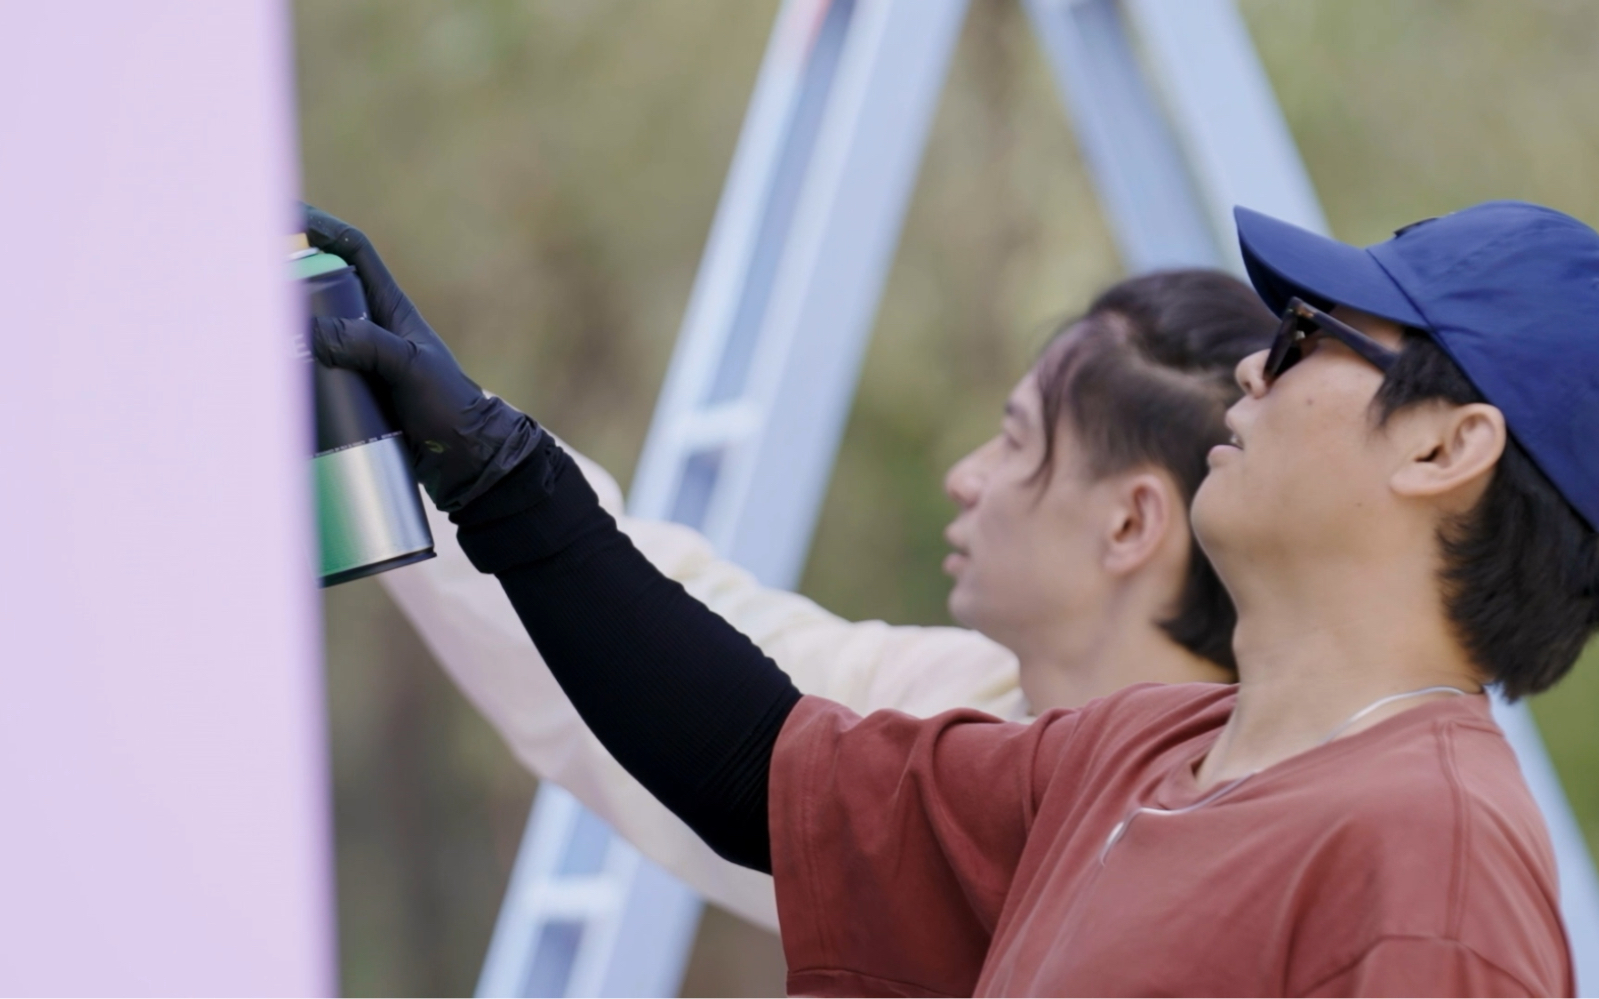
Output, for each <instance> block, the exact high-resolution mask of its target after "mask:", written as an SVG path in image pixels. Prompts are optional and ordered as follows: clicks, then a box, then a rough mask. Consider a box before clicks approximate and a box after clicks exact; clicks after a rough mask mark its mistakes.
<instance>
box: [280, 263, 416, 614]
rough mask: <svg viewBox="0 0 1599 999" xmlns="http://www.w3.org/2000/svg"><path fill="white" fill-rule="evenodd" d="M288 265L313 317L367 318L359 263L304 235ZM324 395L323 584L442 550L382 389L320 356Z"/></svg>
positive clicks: (317, 476) (319, 436)
mask: <svg viewBox="0 0 1599 999" xmlns="http://www.w3.org/2000/svg"><path fill="white" fill-rule="evenodd" d="M291 251H292V252H291V253H290V255H289V267H290V272H291V274H292V276H293V277H294V278H295V280H297V281H298V282H299V283H300V285H301V287H303V288H304V289H305V292H306V295H307V297H308V298H309V300H310V312H311V315H313V316H340V317H343V318H347V319H364V318H366V316H367V307H366V295H365V294H364V293H363V292H362V291H361V279H360V278H359V277H357V276H356V273H355V268H353V267H350V266H349V265H348V264H346V263H345V262H344V260H343V259H341V258H340V257H337V256H335V255H334V254H331V253H323V252H322V251H320V250H314V249H311V248H310V247H309V246H307V244H306V242H305V237H304V236H303V235H302V236H298V237H296V239H295V241H294V243H293V244H292V245H291ZM311 369H312V382H313V395H314V397H315V400H316V447H315V450H314V451H313V457H312V459H311V468H312V477H313V480H314V482H315V484H316V510H317V531H318V535H319V537H320V541H321V553H322V565H321V571H320V575H321V580H322V585H323V586H335V585H337V584H339V583H345V582H349V581H350V580H352V579H360V578H361V577H363V576H371V575H373V574H375V573H379V572H385V571H387V570H389V569H397V568H399V567H400V566H402V565H410V564H411V563H412V562H420V561H422V560H423V559H429V558H432V557H433V534H432V532H430V531H429V530H428V522H427V516H426V515H425V514H424V513H423V511H422V500H421V497H420V495H419V490H418V489H417V484H416V477H415V476H414V475H412V473H411V460H410V458H409V456H408V455H407V454H406V451H405V439H404V437H402V436H401V434H400V432H399V431H398V430H396V429H394V420H393V419H391V418H390V416H389V415H388V414H387V413H385V412H384V407H383V406H382V405H381V404H380V403H379V399H380V396H379V394H378V393H376V392H374V391H373V388H372V386H371V385H369V384H368V383H367V380H366V377H365V376H364V375H362V374H360V373H359V372H355V371H347V370H345V369H343V368H334V367H329V366H328V365H325V364H322V363H320V362H318V361H315V360H312V361H311Z"/></svg>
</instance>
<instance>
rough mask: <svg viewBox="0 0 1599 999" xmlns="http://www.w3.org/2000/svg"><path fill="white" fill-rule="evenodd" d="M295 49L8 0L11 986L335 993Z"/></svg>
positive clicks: (284, 39)
mask: <svg viewBox="0 0 1599 999" xmlns="http://www.w3.org/2000/svg"><path fill="white" fill-rule="evenodd" d="M288 46H289V41H288V13H287V10H286V5H285V4H284V3H283V2H281V0H228V2H226V3H216V2H210V0H191V2H181V0H142V2H138V3H122V2H112V0H102V2H98V3H96V2H90V0H49V2H29V3H12V4H6V5H5V7H4V10H3V11H0V223H3V225H4V226H5V233H4V235H3V236H0V525H3V530H4V535H3V537H0V690H3V693H0V993H7V994H17V993H79V994H83V993H88V994H95V993H104V994H140V993H162V994H196V993H206V994H230V993H265V994H294V993H322V992H327V991H329V990H330V989H332V988H333V986H334V982H335V977H334V971H333V969H334V957H333V944H332V940H333V936H332V925H331V915H332V899H331V888H330V883H331V882H330V862H329V817H328V789H327V775H326V749H325V746H324V733H323V714H322V689H321V686H322V681H321V674H320V667H319V652H318V648H319V638H318V632H317V627H318V625H317V617H316V603H315V596H314V591H313V588H312V583H311V581H312V578H313V576H312V565H311V544H312V542H311V524H310V522H309V520H310V511H309V507H308V502H307V498H308V486H307V482H306V479H305V474H306V471H307V460H306V453H305V447H304V444H305V440H306V436H305V435H306V427H305V409H306V407H305V402H304V400H303V399H302V397H301V395H302V385H301V383H300V380H299V378H298V377H297V372H296V370H295V368H294V366H293V362H292V361H291V359H290V353H289V347H288V343H287V338H288V336H289V334H290V332H291V331H292V329H293V328H294V326H295V325H296V322H295V317H294V314H293V310H294V304H293V301H292V299H291V297H290V295H289V289H288V287H287V284H286V282H285V280H284V265H283V245H284V244H283V238H282V235H283V233H284V232H286V231H287V227H288V225H289V219H290V217H291V216H290V208H289V206H290V199H291V198H292V197H293V196H294V193H295V190H296V178H295V171H294V162H295V151H294V146H293V139H292V136H293V123H292V104H291V100H292V89H291V88H292V84H291V81H290V75H289V67H290V54H289V50H288Z"/></svg>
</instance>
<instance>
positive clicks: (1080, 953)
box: [314, 202, 1599, 995]
mask: <svg viewBox="0 0 1599 999" xmlns="http://www.w3.org/2000/svg"><path fill="white" fill-rule="evenodd" d="M1238 224H1239V234H1240V238H1241V240H1242V244H1243V250H1244V257H1245V260H1246V262H1247V264H1248V268H1249V272H1250V276H1251V277H1252V279H1253V280H1254V282H1255V286H1256V289H1257V290H1258V291H1259V292H1260V294H1261V295H1262V297H1263V298H1264V299H1265V300H1266V301H1267V303H1268V304H1269V305H1271V306H1272V307H1273V308H1275V309H1277V310H1278V311H1279V312H1280V313H1281V314H1282V316H1283V321H1282V326H1281V328H1280V330H1279V332H1278V335H1277V339H1276V342H1275V344H1274V345H1273V347H1272V349H1271V350H1270V351H1269V352H1262V353H1260V354H1256V355H1253V356H1251V357H1250V358H1248V359H1246V360H1245V361H1244V362H1243V363H1242V364H1241V365H1240V366H1239V370H1238V379H1239V382H1240V384H1241V385H1242V386H1243V388H1244V397H1243V399H1242V400H1241V401H1239V402H1238V403H1237V404H1236V405H1235V406H1233V408H1232V409H1231V410H1230V411H1229V414H1228V424H1229V426H1230V427H1231V428H1232V430H1233V432H1234V440H1233V443H1232V444H1231V445H1227V446H1221V447H1218V448H1216V449H1215V450H1214V451H1212V453H1211V472H1210V475H1209V477H1208V478H1207V479H1206V480H1205V483H1204V485H1203V486H1202V487H1201V489H1200V491H1199V494H1198V496H1197V497H1196V499H1195V502H1194V507H1193V516H1194V528H1195V531H1196V533H1197V535H1198V537H1199V538H1200V540H1201V541H1202V543H1203V544H1204V547H1205V549H1206V552H1207V553H1208V554H1209V555H1210V556H1211V558H1212V560H1213V562H1214V564H1215V566H1216V568H1217V570H1218V572H1219V573H1220V575H1221V577H1222V579H1223V581H1224V582H1225V583H1226V585H1227V588H1228V590H1229V591H1230V593H1231V594H1232V596H1233V598H1234V600H1235V601H1236V603H1237V607H1238V628H1237V632H1236V636H1235V642H1234V647H1235V651H1236V653H1237V660H1238V675H1239V683H1238V684H1237V686H1236V687H1232V686H1226V685H1220V684H1189V685H1181V686H1145V687H1135V688H1132V689H1129V690H1126V691H1123V692H1121V693H1118V694H1115V695H1112V696H1110V697H1107V698H1104V699H1102V700H1099V701H1095V702H1092V703H1090V704H1089V705H1087V706H1085V707H1083V708H1080V709H1077V710H1067V711H1055V712H1051V713H1048V714H1046V715H1044V716H1043V717H1041V718H1040V719H1039V720H1038V721H1036V722H1035V723H1033V724H1031V725H1020V724H1015V723H1005V722H1001V721H998V720H996V719H994V718H991V717H988V716H985V715H982V714H980V713H977V712H974V711H953V712H949V713H946V714H944V715H941V716H938V717H936V718H931V719H917V718H911V717H908V716H906V715H902V714H897V713H894V712H879V713H876V714H873V715H870V716H868V717H866V718H861V717H859V716H857V715H854V714H853V713H851V712H850V711H848V710H847V709H845V708H843V707H841V706H839V705H837V704H833V703H831V702H828V701H826V700H823V699H820V698H814V697H801V696H800V695H799V693H798V692H797V691H796V690H795V689H794V687H793V685H792V684H791V683H790V682H789V681H788V678H787V677H786V676H785V675H784V674H783V673H782V672H781V671H780V670H779V669H778V668H777V667H776V666H775V665H774V664H773V663H772V662H771V661H770V660H769V659H767V658H766V657H765V656H763V655H762V654H761V653H760V651H759V650H758V649H756V648H755V647H754V646H753V645H752V644H750V643H749V642H748V641H747V640H746V639H744V638H743V636H741V635H739V634H738V633H737V632H736V631H734V630H733V629H731V628H730V627H729V626H728V625H727V624H726V623H725V622H723V621H721V619H719V618H717V617H715V615H713V614H711V613H709V612H708V611H707V610H705V608H704V607H703V606H701V605H699V604H698V603H696V602H695V601H694V600H693V599H692V598H690V597H688V596H687V595H686V594H685V593H684V592H683V591H682V589H681V588H680V587H677V586H676V584H673V583H671V582H670V581H668V580H666V579H664V578H662V577H661V576H660V575H659V574H658V573H656V572H655V570H654V569H653V568H652V567H651V566H650V565H649V563H648V562H647V561H646V560H644V559H643V557H642V556H640V555H639V554H638V553H637V552H636V551H634V550H633V549H632V547H631V546H630V545H629V543H628V541H627V539H626V538H625V536H623V535H621V534H620V533H619V532H618V531H617V529H616V527H615V524H614V523H613V522H612V521H611V520H610V518H609V517H608V516H606V515H605V514H604V513H603V511H601V510H600V509H599V507H598V504H597V502H596V501H595V498H594V494H593V492H592V490H590V489H589V488H588V487H587V485H586V484H585V483H584V482H583V480H582V476H581V474H580V473H578V472H577V471H576V469H575V467H574V466H573V465H572V464H571V462H570V460H569V459H568V458H567V457H566V456H565V455H564V454H563V453H562V452H561V451H560V449H559V448H558V447H557V446H556V445H555V444H554V443H553V441H551V440H550V439H549V438H548V436H547V435H528V434H520V435H500V436H497V437H496V436H492V435H489V434H487V433H486V432H485V431H483V430H482V429H480V428H482V427H483V426H485V425H495V426H501V425H507V421H506V420H503V419H502V420H485V419H484V418H483V413H482V409H483V408H484V406H485V405H486V404H485V402H484V400H483V397H482V395H481V393H479V392H477V391H476V390H475V386H472V385H471V383H470V382H469V381H468V380H467V379H466V378H465V376H464V375H463V374H461V372H460V370H459V369H458V368H457V367H456V366H455V363H454V361H453V359H452V358H451V357H450V355H449V352H448V350H447V349H445V348H444V346H443V344H442V342H441V341H439V340H438V338H437V337H436V336H435V335H434V334H433V332H432V330H431V329H429V328H428V327H427V326H426V324H425V323H423V322H422V320H421V317H420V316H419V315H418V314H417V313H416V311H415V309H414V308H412V307H411V306H410V304H409V302H407V301H405V299H404V297H403V295H400V293H399V291H398V289H397V288H395V287H393V284H392V281H391V280H390V279H389V278H388V275H387V272H386V271H384V270H383V269H382V265H381V263H380V262H379V261H378V260H377V258H376V256H375V254H372V253H371V251H370V247H369V246H367V245H366V244H365V240H364V237H360V235H359V233H355V232H354V231H353V230H343V231H340V232H332V233H327V234H322V235H321V236H320V237H318V238H321V239H322V240H323V241H324V242H329V243H339V244H340V245H338V246H337V247H336V248H337V249H340V250H341V252H345V253H348V254H350V255H351V256H353V258H354V260H355V262H356V264H357V267H358V268H360V269H361V271H362V274H363V279H364V280H365V281H366V282H367V283H368V286H369V298H371V299H372V300H373V301H377V302H383V301H387V302H390V303H391V304H392V305H393V306H394V307H393V308H386V309H382V310H379V313H378V315H377V317H376V318H377V319H378V320H379V322H383V323H386V325H388V326H389V328H390V329H392V330H393V332H390V331H389V329H384V328H381V327H380V326H378V325H374V324H373V323H370V322H366V321H345V320H334V321H318V325H317V327H316V330H315V336H314V345H315V350H316V353H317V356H318V357H319V358H320V359H322V360H324V361H326V362H328V363H335V364H341V365H344V366H348V367H353V368H357V369H361V370H367V371H372V372H374V373H375V374H377V375H378V376H380V377H381V378H383V379H384V380H386V381H387V382H388V383H389V384H390V386H391V387H392V389H393V392H394V398H395V402H396V405H397V409H398V411H399V413H400V414H401V418H402V421H403V423H404V425H405V429H406V432H407V434H408V436H409V437H410V438H411V439H412V440H413V441H419V442H424V444H425V445H426V446H427V447H428V448H429V449H430V453H431V455H432V457H424V458H423V460H424V461H426V462H431V463H432V464H430V465H429V466H427V467H426V468H424V475H423V478H424V482H425V484H426V485H427V486H428V488H429V491H430V492H431V493H433V494H434V496H435V499H439V498H440V497H441V496H448V495H458V494H460V493H462V492H468V493H471V494H474V495H477V496H478V498H476V499H474V500H472V501H471V502H470V503H468V504H467V505H465V507H464V508H462V509H460V510H458V511H457V512H456V513H455V514H453V519H454V520H455V521H456V523H457V524H459V525H460V537H461V543H462V546H463V548H465V550H466V551H467V553H468V554H469V555H470V556H471V557H472V558H473V560H474V562H475V564H476V565H477V566H478V567H479V568H480V569H482V570H483V571H485V572H493V573H495V574H496V575H498V576H499V578H500V580H501V582H502V584H503V585H504V587H505V590H506V592H507V593H508V595H509V596H510V598H511V600H512V602H513V604H514V605H515V606H516V608H517V611H518V613H519V614H520V615H521V616H522V619H523V621H524V622H525V623H526V625H527V627H528V630H529V632H530V634H531V635H532V637H533V639H534V641H535V642H536V643H537V644H538V646H539V649H540V651H541V652H542V653H543V655H544V657H545V659H546V661H547V662H548V664H549V666H550V668H551V670H552V671H553V672H554V673H555V675H556V677H557V678H558V679H559V680H560V682H561V684H562V686H563V687H564V689H565V690H566V692H567V694H568V695H569V696H570V698H571V700H572V702H573V704H574V705H575V706H576V707H577V708H578V710H579V712H580V713H581V714H582V715H583V717H584V719H585V720H586V721H587V722H588V724H589V725H590V727H591V728H592V729H593V730H594V731H595V733H596V734H597V735H598V736H599V737H600V738H601V739H602V740H603V741H604V742H605V743H606V745H607V747H608V748H609V749H610V750H611V751H612V753H613V754H614V755H615V756H616V757H617V759H618V760H619V761H620V762H622V764H623V765H624V766H626V767H627V768H628V769H629V770H630V771H631V772H632V773H633V774H634V776H636V777H637V778H638V779H639V780H640V781H641V782H643V783H644V784H645V786H647V787H649V788H650V789H651V791H652V792H653V793H655V794H656V795H657V796H658V797H659V798H660V799H661V800H662V801H663V802H664V803H666V804H667V805H668V806H669V807H671V808H672V809H673V810H674V811H675V812H677V814H678V815H680V816H681V817H682V818H683V819H684V820H685V821H686V822H688V824H689V825H690V826H692V827H693V828H694V829H695V830H696V831H697V832H698V833H699V834H700V835H701V836H703V837H704V838H705V839H706V840H707V842H709V843H710V844H711V845H712V846H713V847H715V848H716V849H717V850H718V851H719V852H720V853H721V854H722V855H723V856H725V857H727V858H729V859H731V860H734V861H737V862H739V863H743V864H746V865H748V866H751V867H755V868H758V869H761V870H769V871H771V872H773V874H774V875H775V877H776V881H777V893H778V909H779V915H780V919H781V923H782V931H783V940H784V946H785V951H786V954H787V957H788V962H789V969H790V978H789V985H790V988H791V990H792V991H795V992H802V993H806V994H813V995H821V994H832V995H868V994H878V995H882V994H893V995H961V994H971V993H974V992H976V993H982V994H1023V993H1025V994H1057V995H1059V994H1080V995H1088V994H1098V995H1132V994H1166V995H1170V994H1191V995H1193V994H1206V995H1211V994H1214V995H1266V994H1293V995H1501V994H1504V995H1550V994H1563V995H1564V994H1570V993H1571V992H1572V990H1573V982H1572V974H1571V963H1570V959H1569V955H1568V953H1567V949H1566V943H1565V938H1564V932H1563V929H1562V927H1561V923H1560V917H1559V908H1558V899H1557V895H1556V879H1555V871H1554V860H1553V857H1552V853H1551V850H1550V847H1549V843H1548V840H1547V836H1546V833H1545V831H1544V829H1543V825H1542V821H1541V819H1540V817H1539V815H1538V812H1537V809H1536V806H1535V805H1534V804H1533V802H1532V799H1531V797H1530V795H1529V794H1528V792H1527V789H1526V787H1525V785H1524V783H1523V782H1522V778H1521V775H1520V771H1519V769H1518V767H1517V764H1516V760H1515V757H1514V755H1513V754H1512V752H1511V750H1510V747H1509V746H1508V744H1507V743H1506V742H1505V740H1504V738H1503V736H1502V734H1501V733H1500V732H1499V730H1498V728H1497V727H1496V726H1495V725H1494V723H1493V720H1492V717H1491V715H1490V713H1489V708H1488V702H1487V698H1486V697H1485V696H1484V695H1483V688H1484V686H1485V685H1488V684H1497V685H1498V686H1499V687H1500V689H1501V690H1502V691H1503V693H1504V694H1505V696H1507V697H1509V698H1512V699H1514V698H1517V697H1520V696H1523V695H1525V694H1529V693H1534V692H1537V691H1539V690H1543V689H1546V688H1547V687H1549V686H1550V685H1551V684H1553V683H1554V682H1556V681H1557V680H1558V679H1559V678H1560V677H1561V676H1562V675H1563V674H1564V673H1565V672H1566V671H1567V670H1568V669H1569V668H1570V667H1571V664H1572V663H1573V662H1574V661H1575V659H1576V657H1577V655H1578V653H1579V652H1580V650H1581V648H1582V647H1583V645H1584V643H1585V642H1586V641H1587V639H1588V637H1589V636H1590V635H1591V634H1592V632H1593V631H1594V629H1595V627H1596V626H1599V536H1596V534H1595V531H1594V525H1595V524H1596V523H1599V447H1594V446H1593V444H1594V442H1595V438H1596V435H1599V234H1596V233H1595V232H1594V231H1593V230H1591V229H1589V228H1588V227H1587V226H1585V225H1582V224H1581V223H1579V222H1577V221H1576V220H1574V219H1571V218H1568V217H1566V216H1564V215H1561V214H1559V213H1557V212H1553V211H1550V210H1548V209H1543V208H1538V207H1536V206H1532V205H1524V204H1516V203H1509V202H1501V203H1492V204H1486V205H1479V206H1477V207H1475V208H1471V209H1467V210H1465V211H1462V212H1458V213H1456V214H1454V215H1451V216H1448V217H1445V218H1441V219H1435V220H1430V221H1427V222H1423V223H1419V224H1417V225H1414V226H1410V227H1407V228H1405V229H1403V230H1401V231H1400V232H1399V233H1398V234H1397V235H1396V236H1395V237H1394V238H1393V239H1391V240H1389V241H1388V242H1386V243H1383V244H1381V245H1379V246H1376V247H1372V248H1370V249H1368V250H1361V249H1356V248H1353V247H1348V246H1344V245H1342V244H1339V243H1336V242H1334V241H1332V240H1328V239H1325V238H1322V237H1320V236H1316V235H1314V234H1311V233H1308V232H1305V231H1303V230H1299V229H1296V228H1294V227H1292V226H1288V225H1286V224H1284V223H1281V222H1277V221H1275V220H1272V219H1269V218H1266V217H1265V216H1261V215H1258V214H1256V213H1253V212H1248V211H1244V210H1240V211H1239V213H1238ZM340 241H348V242H349V244H350V245H348V246H345V245H343V244H342V243H340ZM488 405H494V406H504V403H502V402H499V401H498V400H494V401H493V402H492V403H489V404H488ZM501 415H502V416H503V415H504V414H501ZM518 415H519V414H518ZM510 422H513V423H514V422H515V421H510ZM529 439H531V440H532V441H533V443H532V444H530V445H524V444H515V442H516V441H524V442H525V441H528V440H529ZM512 447H517V448H520V451H519V452H518V453H515V454H511V453H507V449H508V448H512ZM430 469H431V471H430ZM507 470H509V471H508V472H507ZM486 476H492V477H494V478H498V480H499V481H497V482H494V483H493V484H492V488H483V489H479V488H477V487H478V486H480V485H485V482H486V481H487V480H485V479H483V478H479V477H486Z"/></svg>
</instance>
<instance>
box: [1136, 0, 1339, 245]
mask: <svg viewBox="0 0 1599 999" xmlns="http://www.w3.org/2000/svg"><path fill="white" fill-rule="evenodd" d="M1123 2H1124V9H1125V10H1126V13H1127V18H1128V21H1129V23H1130V24H1131V26H1132V27H1133V29H1134V36H1135V38H1136V39H1137V41H1138V43H1139V47H1140V48H1141V49H1142V54H1143V56H1144V65H1145V67H1146V69H1147V71H1148V74H1149V76H1150V78H1151V80H1152V82H1153V84H1154V89H1155V91H1156V93H1157V94H1159V95H1160V97H1161V98H1162V99H1163V100H1164V102H1165V104H1166V108H1167V110H1168V112H1169V114H1170V116H1171V121H1172V125H1173V129H1174V131H1175V133H1176V135H1177V138H1178V141H1179V142H1181V143H1182V145H1183V148H1184V151H1185V153H1186V155H1187V158H1188V161H1189V163H1190V165H1191V167H1192V172H1193V175H1194V177H1195V178H1196V179H1197V181H1198V187H1199V192H1200V197H1201V199H1202V200H1203V202H1204V207H1205V210H1206V214H1207V216H1208V218H1209V220H1210V224H1211V226H1212V227H1213V229H1214V230H1215V232H1216V235H1217V239H1218V241H1219V245H1220V246H1221V248H1222V250H1223V253H1224V255H1225V256H1226V258H1227V260H1228V262H1229V266H1231V267H1232V268H1233V269H1234V270H1235V271H1237V272H1238V273H1240V274H1241V273H1243V260H1242V258H1241V257H1240V256H1239V253H1238V239H1237V237H1236V235H1235V229H1234V226H1233V206H1234V205H1244V206H1246V207H1249V208H1253V209H1255V210H1257V211H1262V212H1265V213H1266V214H1268V215H1272V216H1275V217H1276V218H1280V219H1283V220H1284V221H1286V222H1291V223H1293V224H1294V225H1297V226H1301V227H1303V228H1306V229H1309V230H1311V231H1312V232H1321V233H1325V232H1327V231H1328V229H1327V218H1326V216H1325V215H1324V214H1323V213H1322V209H1321V202H1320V200H1319V199H1318V198H1317V197H1316V189H1315V185H1314V184H1312V183H1311V179H1310V174H1309V173H1308V172H1307V171H1306V169H1305V163H1304V160H1303V159H1302V158H1301V157H1300V155H1299V147H1298V146H1297V145H1296V144H1295V143H1294V136H1293V133H1292V132H1290V131H1289V129H1288V122H1287V120H1286V119H1284V117H1283V114H1282V109H1281V108H1280V107H1279V106H1278V104H1277V96H1276V93H1275V92H1274V91H1273V90H1272V86H1271V80H1270V79H1269V78H1268V77H1267V76H1266V70H1265V67H1263V66H1262V65H1261V63H1260V57H1259V55H1258V54H1257V53H1256V51H1255V46H1254V42H1253V41H1251V39H1250V37H1249V28H1248V26H1247V25H1245V24H1244V19H1243V17H1242V16H1241V15H1240V14H1239V13H1238V9H1237V7H1236V6H1235V5H1234V4H1233V2H1232V0H1123Z"/></svg>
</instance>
